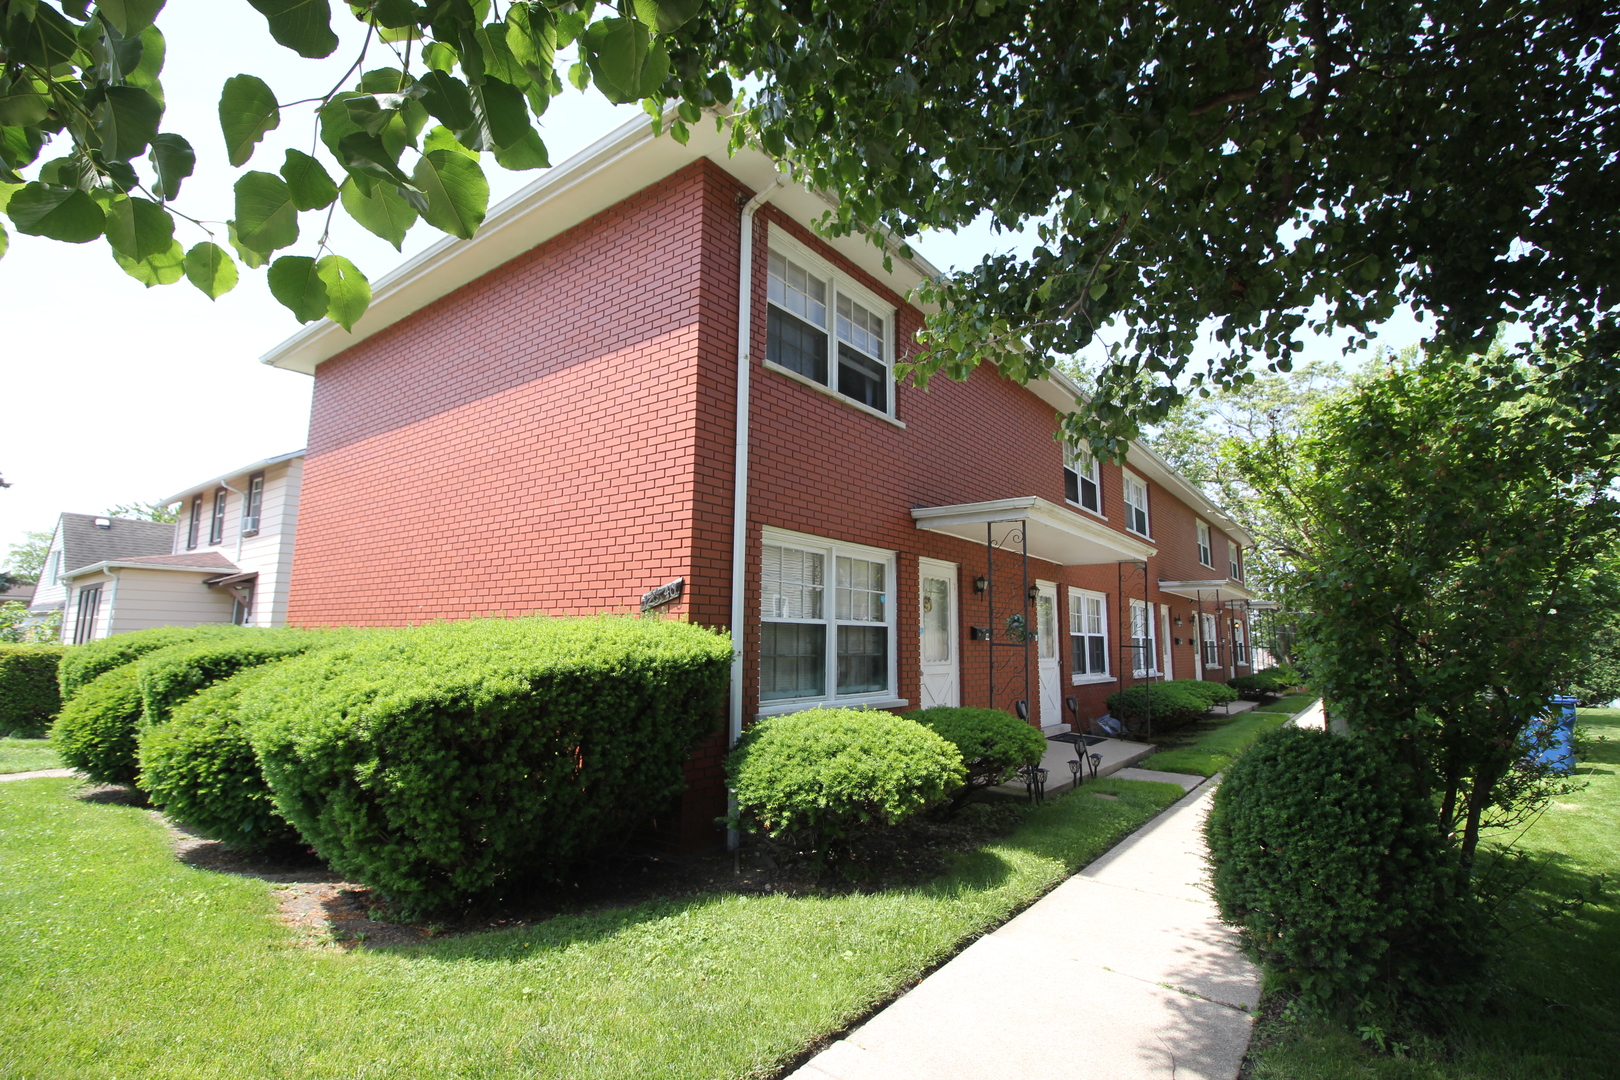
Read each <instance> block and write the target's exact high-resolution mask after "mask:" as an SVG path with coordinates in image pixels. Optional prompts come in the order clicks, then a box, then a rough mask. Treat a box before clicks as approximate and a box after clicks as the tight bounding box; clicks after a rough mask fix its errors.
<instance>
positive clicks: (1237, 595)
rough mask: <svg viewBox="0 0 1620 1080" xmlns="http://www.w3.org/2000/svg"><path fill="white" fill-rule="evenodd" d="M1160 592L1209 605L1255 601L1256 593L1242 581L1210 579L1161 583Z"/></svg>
mask: <svg viewBox="0 0 1620 1080" xmlns="http://www.w3.org/2000/svg"><path fill="white" fill-rule="evenodd" d="M1159 591H1160V592H1167V593H1169V594H1170V595H1171V596H1185V597H1186V598H1187V599H1188V600H1202V601H1204V602H1205V603H1209V604H1219V603H1224V602H1225V601H1227V600H1253V599H1254V593H1253V591H1252V590H1250V589H1249V588H1248V587H1247V586H1245V585H1244V584H1243V583H1242V582H1241V581H1233V580H1232V579H1231V578H1210V579H1209V580H1208V581H1160V582H1159Z"/></svg>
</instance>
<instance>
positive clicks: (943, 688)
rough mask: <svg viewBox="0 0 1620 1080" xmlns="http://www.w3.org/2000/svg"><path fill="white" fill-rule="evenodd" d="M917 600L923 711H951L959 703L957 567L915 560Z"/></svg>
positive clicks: (960, 682)
mask: <svg viewBox="0 0 1620 1080" xmlns="http://www.w3.org/2000/svg"><path fill="white" fill-rule="evenodd" d="M917 597H918V600H917V603H918V607H919V608H920V613H919V614H920V617H919V619H918V627H919V635H920V637H921V641H920V643H919V644H920V648H919V649H918V655H919V656H920V657H921V660H922V689H921V692H920V695H919V696H920V697H921V699H922V707H923V708H925V709H927V708H931V707H932V706H935V705H949V706H951V707H953V708H954V707H955V706H957V705H960V704H961V703H962V690H961V688H962V678H961V673H960V670H959V665H958V663H957V641H956V564H955V563H948V562H938V561H936V560H934V559H918V560H917Z"/></svg>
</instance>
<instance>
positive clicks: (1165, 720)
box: [1108, 682, 1209, 731]
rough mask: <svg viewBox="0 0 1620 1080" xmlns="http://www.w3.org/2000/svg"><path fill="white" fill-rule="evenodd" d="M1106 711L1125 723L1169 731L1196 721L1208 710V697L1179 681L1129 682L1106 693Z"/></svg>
mask: <svg viewBox="0 0 1620 1080" xmlns="http://www.w3.org/2000/svg"><path fill="white" fill-rule="evenodd" d="M1108 711H1109V712H1111V713H1113V714H1114V716H1116V717H1118V718H1119V719H1120V720H1123V721H1124V722H1125V723H1126V724H1127V725H1128V726H1130V727H1133V728H1137V729H1139V730H1140V729H1143V728H1145V727H1146V726H1147V725H1148V724H1149V723H1151V724H1152V725H1153V730H1155V731H1172V730H1174V729H1176V728H1180V727H1186V726H1187V725H1189V724H1196V723H1197V722H1198V720H1199V718H1200V717H1202V716H1203V715H1204V714H1205V713H1206V712H1208V711H1209V698H1208V697H1207V696H1205V695H1204V694H1200V693H1197V692H1195V691H1190V690H1188V689H1187V688H1186V687H1184V686H1182V685H1179V684H1178V683H1174V682H1171V683H1154V684H1148V685H1142V686H1132V687H1130V688H1129V689H1126V690H1119V691H1116V692H1115V693H1112V694H1109V695H1108Z"/></svg>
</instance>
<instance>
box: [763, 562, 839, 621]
mask: <svg viewBox="0 0 1620 1080" xmlns="http://www.w3.org/2000/svg"><path fill="white" fill-rule="evenodd" d="M823 560H824V556H822V555H821V554H820V553H819V552H815V551H803V550H800V549H799V548H791V547H782V546H779V545H777V544H766V545H765V557H764V566H763V568H762V570H761V574H760V590H759V600H760V617H761V618H764V619H820V618H822V594H823V593H824V591H825V582H824V577H823V575H824V569H823Z"/></svg>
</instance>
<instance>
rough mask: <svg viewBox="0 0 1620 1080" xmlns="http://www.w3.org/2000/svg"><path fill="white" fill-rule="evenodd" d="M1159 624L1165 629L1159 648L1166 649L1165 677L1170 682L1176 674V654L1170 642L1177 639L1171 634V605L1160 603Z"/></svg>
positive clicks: (1161, 635) (1160, 636)
mask: <svg viewBox="0 0 1620 1080" xmlns="http://www.w3.org/2000/svg"><path fill="white" fill-rule="evenodd" d="M1159 626H1160V628H1161V629H1162V630H1163V633H1161V634H1160V635H1159V648H1160V649H1162V650H1163V651H1164V679H1165V681H1166V682H1169V681H1170V680H1171V679H1173V678H1175V677H1176V675H1175V666H1174V665H1175V656H1174V655H1173V650H1172V649H1171V647H1170V643H1171V642H1173V641H1175V638H1173V637H1171V636H1170V606H1169V605H1168V604H1160V605H1159Z"/></svg>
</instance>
